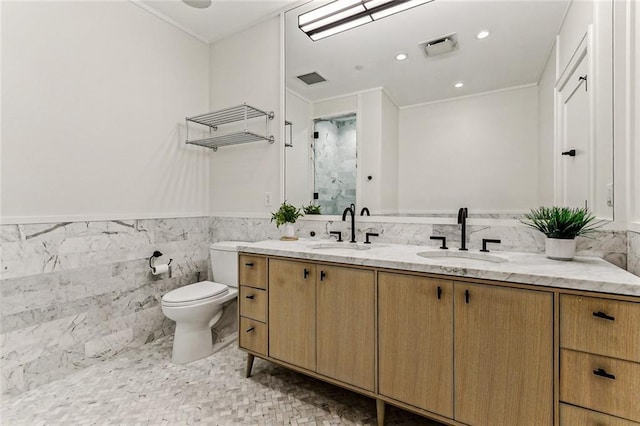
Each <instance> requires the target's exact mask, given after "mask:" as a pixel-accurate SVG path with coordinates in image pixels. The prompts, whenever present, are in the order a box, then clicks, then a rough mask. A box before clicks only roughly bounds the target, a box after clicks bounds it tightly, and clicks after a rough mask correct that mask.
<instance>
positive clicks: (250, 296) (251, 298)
mask: <svg viewBox="0 0 640 426" xmlns="http://www.w3.org/2000/svg"><path fill="white" fill-rule="evenodd" d="M245 297H246V298H247V299H249V300H253V298H254V297H256V296H254V295H253V294H250V295H248V296H245Z"/></svg>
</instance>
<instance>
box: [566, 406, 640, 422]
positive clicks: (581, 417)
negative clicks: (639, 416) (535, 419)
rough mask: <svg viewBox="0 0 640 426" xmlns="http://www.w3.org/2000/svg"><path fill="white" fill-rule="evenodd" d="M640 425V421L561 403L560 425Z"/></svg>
mask: <svg viewBox="0 0 640 426" xmlns="http://www.w3.org/2000/svg"><path fill="white" fill-rule="evenodd" d="M575 425H580V426H640V423H636V422H632V421H629V420H624V419H621V418H619V417H613V416H609V415H606V414H602V413H598V412H596V411H591V410H585V409H584V408H580V407H574V406H573V405H568V404H560V426H575Z"/></svg>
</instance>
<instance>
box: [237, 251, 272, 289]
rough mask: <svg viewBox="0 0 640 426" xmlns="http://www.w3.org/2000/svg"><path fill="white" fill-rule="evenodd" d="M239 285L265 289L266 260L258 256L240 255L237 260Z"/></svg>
mask: <svg viewBox="0 0 640 426" xmlns="http://www.w3.org/2000/svg"><path fill="white" fill-rule="evenodd" d="M238 264H239V268H240V275H239V280H240V285H246V286H249V287H256V288H263V289H266V288H267V259H266V258H264V257H260V256H252V255H248V254H241V255H240V259H239V262H238Z"/></svg>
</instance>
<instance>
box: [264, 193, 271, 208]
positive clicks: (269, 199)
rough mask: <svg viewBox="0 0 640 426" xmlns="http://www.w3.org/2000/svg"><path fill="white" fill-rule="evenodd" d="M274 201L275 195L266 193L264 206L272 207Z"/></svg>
mask: <svg viewBox="0 0 640 426" xmlns="http://www.w3.org/2000/svg"><path fill="white" fill-rule="evenodd" d="M272 199H273V194H272V193H271V192H265V193H264V205H265V206H270V205H271V200H272Z"/></svg>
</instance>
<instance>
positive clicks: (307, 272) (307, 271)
mask: <svg viewBox="0 0 640 426" xmlns="http://www.w3.org/2000/svg"><path fill="white" fill-rule="evenodd" d="M308 276H309V270H308V269H307V268H304V272H303V274H302V278H304V279H305V280H306V279H307V277H308Z"/></svg>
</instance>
